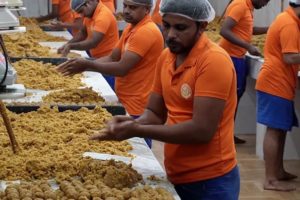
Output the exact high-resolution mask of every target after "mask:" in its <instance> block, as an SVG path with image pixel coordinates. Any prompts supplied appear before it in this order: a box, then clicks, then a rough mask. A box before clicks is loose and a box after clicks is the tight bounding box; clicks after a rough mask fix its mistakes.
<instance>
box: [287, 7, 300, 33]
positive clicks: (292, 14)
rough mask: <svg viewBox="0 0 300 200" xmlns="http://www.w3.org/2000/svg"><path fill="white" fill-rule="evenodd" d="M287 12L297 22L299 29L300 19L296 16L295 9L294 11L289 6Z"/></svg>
mask: <svg viewBox="0 0 300 200" xmlns="http://www.w3.org/2000/svg"><path fill="white" fill-rule="evenodd" d="M285 12H287V13H288V14H289V15H290V16H291V17H292V18H293V19H294V20H295V22H297V24H298V27H299V28H300V19H299V17H298V16H297V15H296V13H295V11H294V9H293V8H292V7H291V6H289V7H288V8H287V9H286V10H285Z"/></svg>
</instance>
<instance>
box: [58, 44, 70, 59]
mask: <svg viewBox="0 0 300 200" xmlns="http://www.w3.org/2000/svg"><path fill="white" fill-rule="evenodd" d="M70 50H71V46H70V44H65V45H63V46H62V47H60V48H59V49H57V53H59V54H62V57H66V56H67V55H68V54H69V53H70Z"/></svg>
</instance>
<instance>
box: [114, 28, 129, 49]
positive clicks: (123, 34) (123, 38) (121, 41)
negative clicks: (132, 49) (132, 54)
mask: <svg viewBox="0 0 300 200" xmlns="http://www.w3.org/2000/svg"><path fill="white" fill-rule="evenodd" d="M127 32H128V31H127V29H124V31H123V33H122V35H121V37H120V39H119V41H118V42H117V44H116V46H115V48H116V49H120V50H122V47H123V44H124V42H125V37H126V35H127Z"/></svg>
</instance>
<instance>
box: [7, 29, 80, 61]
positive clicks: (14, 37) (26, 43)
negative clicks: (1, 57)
mask: <svg viewBox="0 0 300 200" xmlns="http://www.w3.org/2000/svg"><path fill="white" fill-rule="evenodd" d="M3 38H4V42H5V46H6V48H7V51H8V54H9V55H10V56H11V57H48V58H59V57H61V56H62V55H61V54H57V53H55V52H51V48H50V47H45V46H42V45H40V44H39V43H38V41H37V40H36V39H34V38H32V37H29V36H28V35H26V34H9V35H5V36H4V37H3ZM67 57H69V58H78V57H80V54H77V53H74V52H70V53H69V54H68V56H67Z"/></svg>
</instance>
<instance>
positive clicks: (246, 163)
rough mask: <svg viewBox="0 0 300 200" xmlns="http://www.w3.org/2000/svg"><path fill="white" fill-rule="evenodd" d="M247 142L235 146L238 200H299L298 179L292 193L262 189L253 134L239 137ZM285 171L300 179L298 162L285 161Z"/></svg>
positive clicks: (159, 149) (158, 150) (159, 150)
mask: <svg viewBox="0 0 300 200" xmlns="http://www.w3.org/2000/svg"><path fill="white" fill-rule="evenodd" d="M239 136H240V137H241V138H243V139H245V140H246V141H247V143H246V144H241V145H237V146H236V147H237V158H238V163H239V168H240V175H241V192H240V200H300V178H297V179H295V180H294V181H292V182H290V183H293V184H295V185H296V187H297V190H296V191H293V192H275V191H267V190H264V189H263V186H262V185H263V180H264V161H263V160H260V159H259V158H258V157H257V156H256V155H255V134H245V135H244V134H243V135H239ZM152 150H153V152H154V154H155V156H156V157H157V159H158V160H159V162H160V163H161V164H162V165H163V143H161V142H158V141H154V143H153V148H152ZM285 167H286V170H287V171H288V172H290V173H292V174H295V175H297V176H298V177H300V160H290V161H285Z"/></svg>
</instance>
